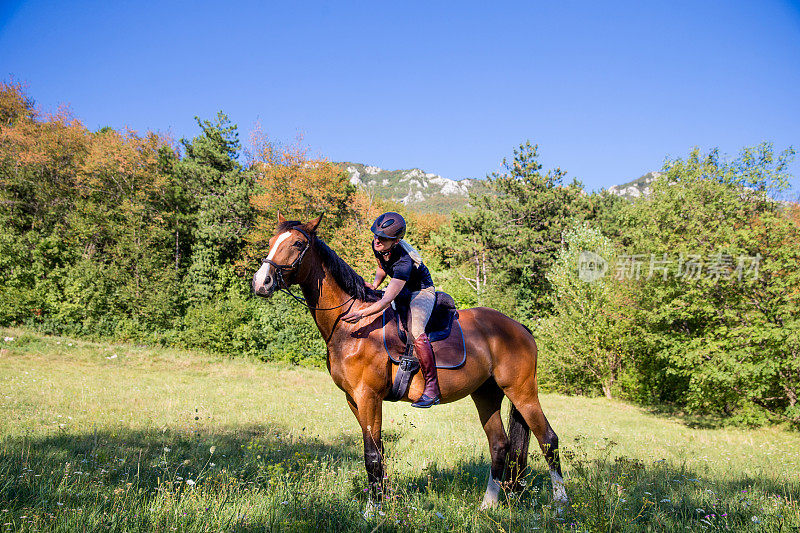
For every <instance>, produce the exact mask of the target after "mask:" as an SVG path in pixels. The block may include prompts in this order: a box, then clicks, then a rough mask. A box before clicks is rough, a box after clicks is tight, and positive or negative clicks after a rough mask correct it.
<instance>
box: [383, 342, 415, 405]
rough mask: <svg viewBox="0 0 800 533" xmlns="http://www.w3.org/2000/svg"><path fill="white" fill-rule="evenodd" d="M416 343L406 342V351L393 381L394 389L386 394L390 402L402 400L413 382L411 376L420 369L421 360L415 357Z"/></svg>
mask: <svg viewBox="0 0 800 533" xmlns="http://www.w3.org/2000/svg"><path fill="white" fill-rule="evenodd" d="M413 353H414V345H413V344H412V343H410V342H409V343H408V344H406V351H405V353H404V354H403V355H402V357H400V364H399V365H398V368H397V374H396V375H395V377H394V382H393V383H392V390H390V391H389V394H387V395H386V400H387V401H389V402H396V401H398V400H400V399H401V398H402V397H403V396H405V395H406V392H408V387H409V385H410V384H411V378H412V377H414V374H416V372H417V371H418V370H419V361H417V358H416V357H414V355H413Z"/></svg>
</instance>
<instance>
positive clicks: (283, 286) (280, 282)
mask: <svg viewBox="0 0 800 533" xmlns="http://www.w3.org/2000/svg"><path fill="white" fill-rule="evenodd" d="M291 229H293V230H295V231H299V232H300V233H301V234H302V235H303V237H305V238H306V246H305V248H303V251H302V252H300V255H298V256H297V259H295V260H294V261H292V262H291V264H288V265H279V264H278V263H276V262H275V261H272V260H271V259H264V260H263V261H262V263H261V264H262V265H263V264H265V263H266V264H268V265H272V266H273V268H275V284H276V285H277V287H278V290H279V291H281V292H285V293H286V294H288V295H289V296H291V297H292V298H294V299H295V300H297V301H298V302H300V303H301V304H303V305H304V306H306V307H308V308H309V309H313V310H317V311H330V310H332V309H338V308H339V307H342V306H344V305H347V304H348V303H349V302H352V301H353V300H355V299H356V297H355V296H352V297H351V298H350V299H349V300H347V301H345V302H344V303H343V304H340V305H337V306H336V307H314V306H311V305H308V302H306V299H305V298H303V297H301V296H297V295H296V294H294V293H293V292H292V291H291V289H289V284H288V283H286V281H285V280H284V276H283V273H284V271H286V272H293V271H294V270H296V269H297V268H298V267H299V266H300V265H301V264H302V262H303V258H304V257H305V256H306V252H308V249H309V248H311V236H310V235H309V234H308V233H306V231H305V230H303V229H301V228H298V227H295V228H291Z"/></svg>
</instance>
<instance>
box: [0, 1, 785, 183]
mask: <svg viewBox="0 0 800 533" xmlns="http://www.w3.org/2000/svg"><path fill="white" fill-rule="evenodd" d="M0 76H1V77H2V78H3V79H6V80H7V79H8V78H9V77H11V76H13V77H14V78H15V79H16V80H18V81H23V82H25V83H27V84H28V87H29V88H28V90H29V93H30V95H31V96H33V97H34V99H35V100H36V101H37V103H38V104H39V105H40V106H42V107H43V108H45V109H50V110H52V109H55V108H56V107H57V106H58V105H59V104H60V103H68V104H69V105H70V106H71V108H72V110H73V112H74V114H75V115H76V116H77V117H79V118H80V119H81V120H83V122H84V123H85V124H86V125H87V126H88V127H89V128H93V129H94V128H99V127H102V126H105V125H110V126H113V127H123V126H128V127H130V128H133V129H135V130H138V131H144V130H148V129H149V130H157V131H161V132H167V133H170V134H171V135H172V136H173V137H175V138H180V137H185V136H186V137H191V136H194V135H195V134H196V133H197V127H196V125H195V124H194V118H193V117H194V116H195V115H199V116H200V117H203V118H211V117H213V116H214V115H215V114H216V112H217V111H218V110H222V111H224V112H226V113H227V114H228V115H229V116H230V117H231V119H232V120H233V121H234V122H235V123H237V124H238V125H239V126H240V129H241V132H242V133H241V134H242V140H243V141H246V140H247V138H248V136H249V133H250V131H251V130H252V128H253V126H254V124H255V123H256V122H257V121H258V122H260V124H261V126H262V128H263V130H264V131H265V132H266V133H268V134H269V135H270V137H272V138H273V139H276V140H281V141H290V140H292V139H293V138H294V137H295V136H296V135H297V134H298V133H300V134H303V135H304V137H305V142H306V144H307V145H309V146H310V147H311V149H312V150H313V152H314V153H316V154H319V155H322V156H325V157H327V158H328V159H331V160H334V161H342V160H348V161H357V162H363V163H367V164H373V165H377V166H381V167H383V168H387V169H396V168H411V167H420V168H422V169H424V170H426V171H428V172H435V173H438V174H441V175H443V176H445V177H448V178H455V179H458V178H464V177H482V176H485V175H486V174H487V173H489V172H492V171H493V170H496V169H498V168H499V166H500V163H501V161H502V159H503V157H506V156H510V155H511V152H512V150H513V148H514V147H515V146H517V145H519V144H520V143H521V142H524V141H525V140H526V139H529V140H531V141H532V142H535V143H538V144H539V146H540V150H541V154H542V161H543V163H544V164H545V166H546V167H554V166H560V167H561V168H562V169H564V170H566V171H567V172H568V175H569V176H571V177H576V178H578V179H580V180H581V181H583V183H584V184H585V185H586V187H587V188H588V189H599V188H600V187H608V186H611V185H614V184H618V183H622V182H625V181H628V180H630V179H633V178H636V177H638V176H640V175H641V174H643V173H645V172H647V171H649V170H654V169H658V168H659V167H660V166H661V164H662V162H663V160H664V158H665V157H667V156H685V155H686V154H687V153H688V151H689V150H690V149H691V147H692V146H695V145H698V146H700V147H701V148H703V149H707V148H709V147H713V146H718V147H719V148H720V149H721V151H722V152H723V153H726V154H730V155H734V154H735V153H736V152H737V151H738V150H739V149H740V148H741V147H742V146H745V145H752V144H756V143H758V142H760V141H762V140H768V141H772V142H774V143H775V146H776V148H779V149H782V148H785V147H787V146H789V145H793V146H795V148H800V3H798V2H787V1H777V0H761V1H758V2H755V1H753V2H739V1H733V0H727V1H719V2H702V1H701V2H698V1H692V2H641V1H635V2H613V3H608V2H605V3H600V2H577V1H575V2H573V1H562V2H530V1H529V2H495V3H489V2H468V1H463V2H459V3H444V2H433V1H428V2H391V3H390V2H324V1H320V2H276V3H272V2H238V3H234V2H229V3H223V2H219V3H212V2H202V1H192V2H189V1H186V2H173V1H168V0H165V1H161V2H158V3H156V2H108V1H102V2H100V1H97V2H89V1H79V0H75V1H72V2H45V1H37V0H32V1H27V2H19V1H3V0H0ZM792 170H793V173H794V175H795V176H800V164H798V163H797V162H795V164H794V165H793V167H792ZM798 185H800V181H798V179H797V178H795V180H794V187H795V190H797V189H798V188H800V187H798Z"/></svg>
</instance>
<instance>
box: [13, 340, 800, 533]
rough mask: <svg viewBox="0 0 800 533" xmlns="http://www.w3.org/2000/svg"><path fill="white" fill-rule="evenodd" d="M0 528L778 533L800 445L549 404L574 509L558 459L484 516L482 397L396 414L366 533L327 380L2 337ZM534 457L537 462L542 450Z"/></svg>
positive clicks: (792, 508)
mask: <svg viewBox="0 0 800 533" xmlns="http://www.w3.org/2000/svg"><path fill="white" fill-rule="evenodd" d="M0 336H1V337H13V338H14V340H13V341H3V342H2V343H0V443H2V449H0V527H2V531H6V530H8V531H34V530H37V531H75V530H82V531H93V530H113V531H165V532H168V531H218V530H239V531H251V530H252V531H259V530H270V531H372V530H375V529H377V530H380V531H409V530H417V531H422V530H424V531H489V530H496V531H529V530H535V529H539V530H543V531H671V530H677V529H681V530H686V529H687V528H688V529H689V530H698V531H699V530H726V531H727V530H733V531H779V530H791V529H794V530H796V529H797V528H798V527H800V506H799V505H798V503H797V502H798V497H800V468H798V463H800V435H797V434H796V433H790V432H786V431H782V430H780V429H775V428H773V429H759V430H741V429H693V428H691V427H689V426H688V425H687V424H686V423H685V421H684V420H680V419H670V418H667V417H664V416H657V415H654V414H651V413H647V412H645V411H643V410H641V409H639V408H637V407H632V406H630V405H627V404H624V403H620V402H610V401H606V400H604V399H587V398H571V397H565V396H558V395H547V396H543V398H542V403H543V406H544V408H545V412H546V414H547V415H548V417H549V418H550V420H551V423H552V425H553V426H554V428H555V430H556V432H557V433H558V434H559V436H560V437H561V445H562V450H563V456H564V462H565V470H566V475H567V484H568V485H567V486H568V491H569V494H570V497H571V500H572V506H571V508H570V509H569V510H567V511H566V512H564V513H563V514H559V513H558V512H557V509H556V508H554V506H553V502H552V497H551V494H550V481H549V476H547V473H546V469H545V466H544V462H543V461H542V460H541V459H538V458H533V459H532V460H531V461H530V463H531V469H530V470H531V471H530V474H529V476H528V478H527V480H526V481H527V483H526V488H525V490H524V491H523V493H522V494H516V495H510V494H509V495H507V497H506V498H505V501H504V503H503V505H501V506H499V507H497V508H495V509H492V510H490V511H486V512H484V511H480V510H478V505H479V503H480V499H481V496H482V493H483V490H484V488H485V485H486V476H487V473H488V465H489V461H488V449H487V445H486V440H485V437H484V435H483V432H482V430H481V428H480V424H479V422H478V420H477V416H476V414H475V409H474V407H473V406H472V404H471V402H470V401H469V400H466V401H463V402H459V403H456V404H452V405H445V406H437V407H435V408H433V409H431V410H427V411H420V410H414V409H411V408H410V407H409V406H408V405H405V404H403V405H395V404H385V408H384V426H383V429H384V439H385V444H386V461H387V474H388V478H387V486H388V489H387V494H388V501H387V504H386V505H385V506H384V508H383V510H382V514H378V515H376V516H375V517H374V518H373V519H371V520H369V521H367V520H365V519H364V518H363V517H362V512H363V508H364V505H365V502H366V493H365V492H364V488H365V486H366V475H365V473H364V468H363V458H362V449H361V435H360V430H359V428H358V426H357V424H356V422H355V420H354V419H353V417H352V415H351V413H350V412H349V410H348V409H347V407H346V404H345V401H344V395H343V394H342V393H341V392H340V391H339V390H338V389H336V388H335V386H334V385H333V384H332V382H331V380H330V377H329V376H328V375H327V374H326V373H324V372H321V371H316V370H310V369H299V368H295V367H288V366H278V365H273V364H265V363H262V362H259V361H255V360H247V359H242V360H227V359H221V358H216V357H212V356H207V355H204V354H201V353H190V352H181V351H175V350H164V349H151V348H147V347H142V346H134V345H121V344H120V345H111V344H97V343H88V342H84V341H78V340H72V339H68V338H59V337H43V336H39V335H34V334H32V333H29V332H26V331H22V330H0ZM532 449H533V448H532Z"/></svg>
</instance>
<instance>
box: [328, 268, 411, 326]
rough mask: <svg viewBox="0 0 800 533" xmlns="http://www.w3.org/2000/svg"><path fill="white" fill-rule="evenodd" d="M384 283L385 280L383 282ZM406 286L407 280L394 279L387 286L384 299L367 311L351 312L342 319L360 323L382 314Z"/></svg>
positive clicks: (370, 306)
mask: <svg viewBox="0 0 800 533" xmlns="http://www.w3.org/2000/svg"><path fill="white" fill-rule="evenodd" d="M381 281H383V280H381ZM405 285H406V280H404V279H394V278H392V281H390V282H389V285H387V286H386V291H385V292H384V293H383V298H381V299H380V300H378V301H377V302H375V303H372V304H370V305H369V306H368V307H366V308H365V309H362V310H361V311H350V312H349V313H347V314H346V315H344V316H343V317H342V320H344V321H345V322H350V323H353V322H358V321H359V320H361V319H362V318H364V317H367V316H370V315H374V314H376V313H380V312H382V311H383V310H384V309H386V308H387V307H389V305H391V303H392V300H394V299H395V298H396V297H397V295H398V294H400V291H401V290H403V287H405Z"/></svg>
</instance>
